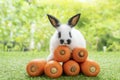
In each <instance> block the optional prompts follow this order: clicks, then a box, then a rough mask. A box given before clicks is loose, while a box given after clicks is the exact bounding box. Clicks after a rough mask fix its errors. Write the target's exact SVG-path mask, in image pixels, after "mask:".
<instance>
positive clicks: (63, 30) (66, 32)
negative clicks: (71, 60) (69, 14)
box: [57, 24, 72, 45]
mask: <svg viewBox="0 0 120 80" xmlns="http://www.w3.org/2000/svg"><path fill="white" fill-rule="evenodd" d="M71 29H72V28H71V27H70V26H69V25H66V24H62V25H60V26H59V27H58V28H57V32H58V34H57V35H58V39H59V42H60V44H62V45H69V44H71V42H72V41H71V38H72V34H71Z"/></svg>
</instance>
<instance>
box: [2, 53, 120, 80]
mask: <svg viewBox="0 0 120 80" xmlns="http://www.w3.org/2000/svg"><path fill="white" fill-rule="evenodd" d="M47 55H48V52H43V51H41V52H1V53H0V80H52V79H51V78H49V77H47V76H45V75H42V76H39V77H34V78H33V77H29V76H28V75H27V73H26V70H25V68H26V64H27V63H28V62H29V61H30V60H32V59H35V58H46V57H47ZM119 56H120V52H89V58H90V59H92V60H95V61H97V62H98V63H99V64H100V67H101V71H100V73H99V74H98V76H97V77H87V76H85V75H83V74H79V75H78V76H74V77H71V76H65V75H64V76H61V77H60V78H57V80H75V79H76V80H120V58H119Z"/></svg>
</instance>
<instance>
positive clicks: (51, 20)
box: [47, 14, 60, 28]
mask: <svg viewBox="0 0 120 80" xmlns="http://www.w3.org/2000/svg"><path fill="white" fill-rule="evenodd" d="M47 16H48V19H49V21H50V23H51V24H52V25H53V26H54V27H55V28H57V27H59V26H60V23H59V21H58V20H57V19H56V18H55V17H54V16H51V15H49V14H47Z"/></svg>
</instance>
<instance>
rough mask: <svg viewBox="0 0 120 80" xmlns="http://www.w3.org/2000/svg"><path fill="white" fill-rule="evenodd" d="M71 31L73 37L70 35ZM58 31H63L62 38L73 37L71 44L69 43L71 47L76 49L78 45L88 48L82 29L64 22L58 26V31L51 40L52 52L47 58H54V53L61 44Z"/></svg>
mask: <svg viewBox="0 0 120 80" xmlns="http://www.w3.org/2000/svg"><path fill="white" fill-rule="evenodd" d="M70 31H71V35H72V38H70V37H69V32H70ZM58 32H61V39H64V40H67V39H71V44H70V45H67V46H69V47H70V48H71V49H74V48H76V47H84V48H86V41H85V39H84V37H83V35H82V34H81V32H80V31H78V30H76V29H75V28H71V27H70V26H69V25H67V24H62V25H60V26H59V27H58V28H56V32H55V33H54V34H53V36H52V38H51V40H50V54H49V56H48V57H47V60H48V61H49V60H52V59H53V53H54V50H55V49H56V48H57V47H58V46H59V45H61V44H60V41H59V38H58Z"/></svg>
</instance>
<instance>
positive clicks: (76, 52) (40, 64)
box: [26, 46, 100, 78]
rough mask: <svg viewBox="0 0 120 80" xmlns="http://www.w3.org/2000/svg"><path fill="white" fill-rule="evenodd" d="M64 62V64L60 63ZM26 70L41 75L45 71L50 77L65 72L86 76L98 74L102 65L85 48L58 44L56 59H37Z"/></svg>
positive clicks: (55, 52) (56, 76) (34, 74)
mask: <svg viewBox="0 0 120 80" xmlns="http://www.w3.org/2000/svg"><path fill="white" fill-rule="evenodd" d="M61 62H62V64H60V63H61ZM26 71H27V73H28V74H29V75H30V76H40V75H42V74H43V73H45V75H47V76H48V77H50V78H58V77H60V76H61V75H62V74H63V72H64V73H65V74H66V75H68V76H75V75H78V74H79V73H83V74H84V75H86V76H97V75H98V73H99V72H100V66H99V65H98V63H97V62H95V61H92V60H90V59H88V52H87V50H86V49H85V48H75V49H73V50H71V49H70V48H69V47H67V46H58V47H57V48H56V49H55V51H54V60H51V61H48V62H47V61H46V60H44V59H35V60H32V61H30V62H29V63H28V64H27V67H26Z"/></svg>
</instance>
